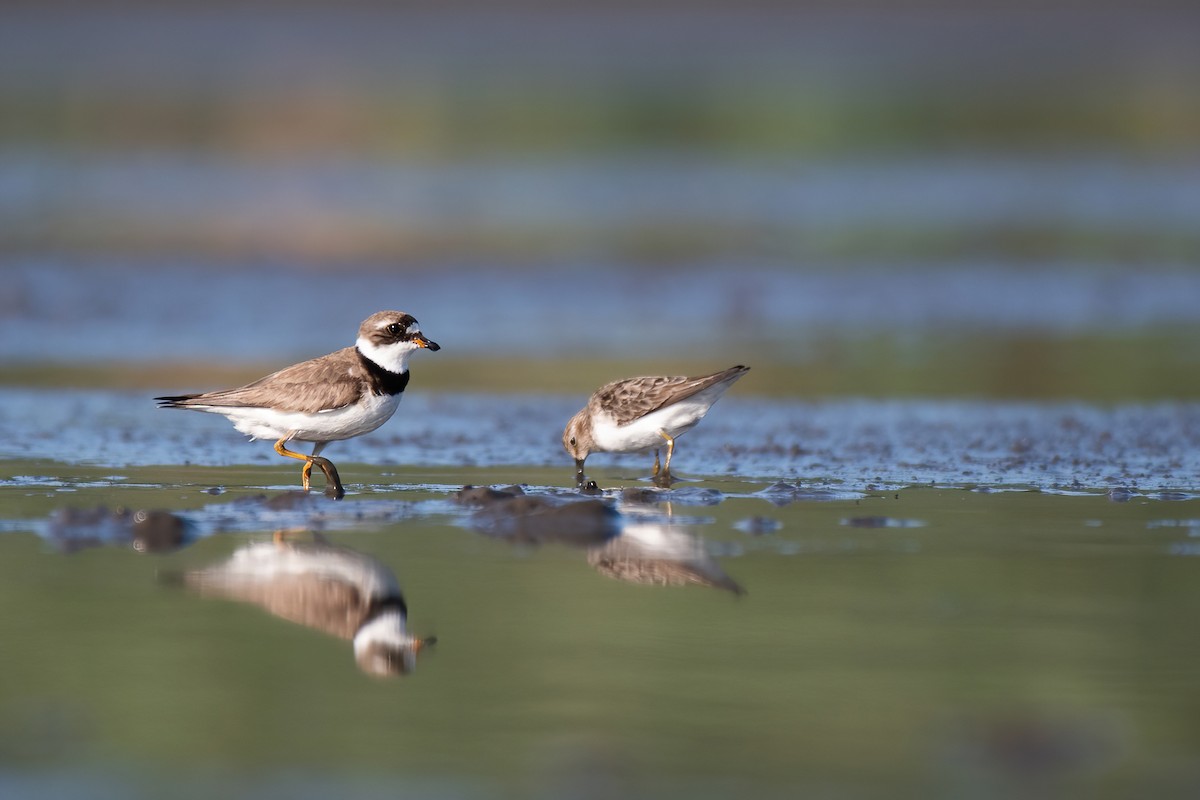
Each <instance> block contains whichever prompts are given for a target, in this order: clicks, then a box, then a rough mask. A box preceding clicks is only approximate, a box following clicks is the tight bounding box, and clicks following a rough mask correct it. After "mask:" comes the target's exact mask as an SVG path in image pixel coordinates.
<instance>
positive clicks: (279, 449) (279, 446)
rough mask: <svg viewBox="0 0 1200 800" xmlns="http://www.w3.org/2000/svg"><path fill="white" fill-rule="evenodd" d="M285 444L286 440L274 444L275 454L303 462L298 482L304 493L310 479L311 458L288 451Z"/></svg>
mask: <svg viewBox="0 0 1200 800" xmlns="http://www.w3.org/2000/svg"><path fill="white" fill-rule="evenodd" d="M285 444H287V439H280V440H279V441H278V442H276V443H275V452H276V453H279V455H281V456H287V457H288V458H298V459H300V460H301V461H303V462H304V469H303V470H301V471H300V481H301V483H302V484H303V485H304V491H306V492H307V491H308V487H309V482H310V479H311V478H312V468H313V457H312V456H306V455H304V454H303V453H295V452H292V451H291V450H288V449H287V448H286V447H284V445H285Z"/></svg>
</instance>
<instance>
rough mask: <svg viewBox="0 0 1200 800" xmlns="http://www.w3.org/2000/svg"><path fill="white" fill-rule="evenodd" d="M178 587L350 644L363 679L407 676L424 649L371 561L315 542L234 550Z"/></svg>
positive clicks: (285, 541) (386, 578)
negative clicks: (246, 606)
mask: <svg viewBox="0 0 1200 800" xmlns="http://www.w3.org/2000/svg"><path fill="white" fill-rule="evenodd" d="M183 580H184V583H185V584H186V585H187V586H188V587H190V588H191V589H193V590H195V591H197V592H198V593H199V594H200V595H201V596H204V597H221V598H227V599H231V600H240V601H242V602H247V603H254V604H256V605H258V606H261V607H262V608H265V609H266V610H267V611H269V612H270V613H272V614H274V615H275V616H277V617H282V618H283V619H286V620H290V621H291V622H298V623H300V624H301V625H307V626H308V627H310V628H315V629H316V630H319V631H322V632H324V633H328V634H332V635H333V636H337V637H339V638H342V639H350V640H352V641H353V643H354V658H355V660H356V661H357V663H358V666H359V668H360V669H361V670H362V671H363V672H366V673H368V674H371V675H396V674H402V673H407V672H411V671H412V669H413V668H414V666H415V665H416V660H417V653H418V652H419V651H420V650H421V649H422V648H423V647H425V646H427V645H430V644H432V643H433V642H434V641H435V640H434V639H433V638H427V639H420V638H417V637H414V636H412V635H410V634H409V633H408V631H407V630H406V622H407V615H408V609H407V606H406V605H405V602H404V596H403V595H402V594H401V593H400V586H399V583H398V582H397V581H396V576H395V574H393V572H392V571H391V570H390V569H388V568H387V567H385V566H384V565H383V564H381V563H380V562H379V561H377V560H376V559H374V558H371V557H370V556H367V555H364V554H363V553H359V552H357V551H355V550H350V549H348V548H345V547H337V546H334V545H332V544H330V543H329V542H327V541H326V540H325V539H324V538H323V537H321V536H320V535H319V534H313V540H312V541H298V540H296V539H295V537H294V536H291V535H288V536H285V535H284V534H283V532H277V533H276V534H275V537H274V539H273V540H272V541H269V542H253V543H250V544H247V545H245V546H243V547H240V548H238V549H237V550H235V551H234V552H233V554H232V555H230V557H229V558H228V559H226V560H225V561H223V562H221V563H218V564H214V565H212V566H210V567H206V568H204V569H199V570H193V571H191V572H187V573H185V574H184V576H183Z"/></svg>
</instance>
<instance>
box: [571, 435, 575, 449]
mask: <svg viewBox="0 0 1200 800" xmlns="http://www.w3.org/2000/svg"><path fill="white" fill-rule="evenodd" d="M574 446H575V437H574V436H572V437H571V447H574Z"/></svg>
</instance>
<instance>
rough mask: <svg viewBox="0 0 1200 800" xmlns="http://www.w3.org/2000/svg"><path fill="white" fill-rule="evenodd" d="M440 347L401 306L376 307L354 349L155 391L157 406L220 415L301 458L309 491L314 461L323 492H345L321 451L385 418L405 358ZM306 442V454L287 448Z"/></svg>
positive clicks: (400, 387) (403, 379)
mask: <svg viewBox="0 0 1200 800" xmlns="http://www.w3.org/2000/svg"><path fill="white" fill-rule="evenodd" d="M423 348H424V349H429V350H440V349H441V348H440V347H439V345H438V344H437V343H436V342H433V341H431V340H430V339H428V338H426V337H425V335H424V334H422V333H421V329H420V327H419V326H418V325H417V321H416V320H415V319H413V317H412V316H411V315H409V314H405V313H404V312H402V311H380V312H378V313H375V314H372V315H371V316H369V317H367V318H366V319H365V320H364V321H363V323H362V325H361V326H359V329H358V340H357V341H356V342H355V344H354V346H353V347H345V348H342V349H341V350H338V351H336V352H333V353H330V354H329V355H325V356H321V357H320V358H314V359H312V360H310V361H304V362H301V363H299V364H293V365H292V366H290V367H285V368H284V369H281V370H279V371H278V372H273V373H271V374H270V375H267V376H266V377H265V378H259V379H258V380H256V381H254V382H253V383H248V384H246V385H245V386H241V387H239V388H237V389H225V390H222V391H215V392H204V393H202V394H184V395H173V396H166V397H156V398H155V400H158V401H159V407H160V408H187V409H192V410H194V411H207V412H210V413H213V414H222V415H224V416H225V417H227V418H228V419H229V421H230V422H232V423H233V426H234V427H235V428H237V429H238V430H239V431H241V432H242V433H244V434H246V435H248V436H249V437H250V438H251V440H253V439H274V440H275V452H277V453H279V454H280V455H281V456H287V457H288V458H297V459H300V460H301V461H303V462H304V467H303V470H302V471H301V479H302V482H303V485H304V490H305V491H308V488H309V481H310V477H311V475H312V468H313V465H314V464H316V465H317V466H318V467H320V468H321V471H322V472H324V473H325V477H326V482H327V486H326V492H327V493H329V494H331V495H332V496H333V497H336V498H339V499H340V498H342V497H344V496H345V494H346V492H345V489H343V488H342V482H341V480H340V479H339V477H338V474H337V469H336V468H335V467H334V466H333V462H331V461H330V460H329V459H327V458H322V457H321V456H320V453H321V450H323V449H324V447H325V445H327V444H329V443H330V442H335V441H339V440H341V439H350V438H353V437H355V436H362V435H363V434H364V433H370V432H371V431H373V430H375V429H376V428H378V427H379V426H380V425H382V424H383V423H385V422H387V421H388V420H389V419H390V418H391V416H392V414H394V413H395V412H396V407H397V406H398V405H399V404H400V396H401V394H402V393H403V392H404V389H405V387H406V386H408V378H409V373H408V358H409V356H411V355H412V354H413V352H414V351H416V350H419V349H423ZM291 441H301V442H312V443H313V449H312V454H311V455H304V454H303V453H297V452H294V451H292V450H289V449H288V448H287V447H286V445H287V444H288V443H289V442H291Z"/></svg>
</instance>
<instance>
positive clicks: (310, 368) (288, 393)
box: [177, 347, 367, 414]
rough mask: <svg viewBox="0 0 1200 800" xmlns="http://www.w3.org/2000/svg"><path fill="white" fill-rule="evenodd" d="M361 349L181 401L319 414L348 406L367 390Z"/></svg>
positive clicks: (296, 365) (330, 355)
mask: <svg viewBox="0 0 1200 800" xmlns="http://www.w3.org/2000/svg"><path fill="white" fill-rule="evenodd" d="M366 387H367V380H366V376H365V374H364V373H363V372H362V371H361V370H360V369H359V364H358V358H357V353H356V351H355V349H354V348H353V347H347V348H344V349H342V350H339V351H337V352H336V353H330V354H329V355H327V356H321V357H320V358H314V359H312V360H311V361H304V362H302V363H299V364H293V365H292V366H290V367H285V368H283V369H281V370H279V371H278V372H273V373H271V374H270V375H267V376H266V377H264V378H259V379H258V380H256V381H254V382H253V383H248V384H246V385H245V386H242V387H239V388H237V389H226V390H224V391H218V392H205V393H204V394H197V395H191V396H188V397H186V398H184V399H182V400H181V401H179V402H178V403H177V404H178V405H184V406H188V405H206V406H250V407H257V408H264V407H267V406H270V407H273V408H277V409H279V410H280V411H293V412H300V413H305V414H315V413H316V412H318V411H327V410H330V409H335V408H342V407H344V406H348V405H350V404H351V403H353V402H354V401H356V400H358V399H359V398H360V397H362V394H363V392H364V391H365V390H366Z"/></svg>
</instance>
